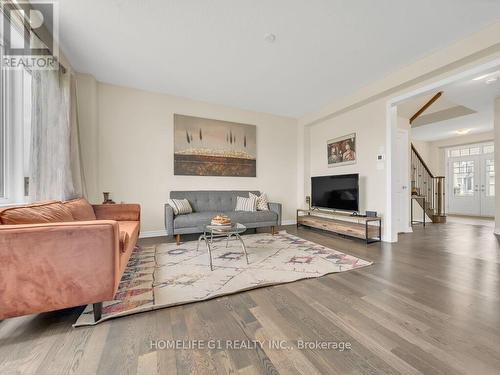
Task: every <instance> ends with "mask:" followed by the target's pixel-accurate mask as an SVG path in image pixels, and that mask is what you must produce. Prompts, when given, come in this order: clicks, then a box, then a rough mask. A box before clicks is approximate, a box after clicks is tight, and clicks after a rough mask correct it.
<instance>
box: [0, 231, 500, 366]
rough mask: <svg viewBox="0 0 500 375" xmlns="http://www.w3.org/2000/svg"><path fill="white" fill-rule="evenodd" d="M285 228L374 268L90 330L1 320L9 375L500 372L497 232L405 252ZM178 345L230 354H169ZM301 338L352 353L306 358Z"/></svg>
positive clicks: (73, 313)
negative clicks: (169, 343) (347, 346)
mask: <svg viewBox="0 0 500 375" xmlns="http://www.w3.org/2000/svg"><path fill="white" fill-rule="evenodd" d="M285 229H286V230H288V231H289V232H291V233H297V234H298V235H299V236H301V237H303V238H306V239H309V240H312V241H315V242H317V243H320V244H323V245H326V246H329V247H332V248H335V249H338V250H340V251H343V252H346V253H349V254H353V255H356V256H358V257H361V258H364V259H367V260H371V261H373V262H375V263H374V265H373V266H371V267H367V268H363V269H360V270H356V271H350V272H344V273H338V274H331V275H327V276H324V277H321V278H318V279H312V280H305V281H298V282H294V283H290V284H285V285H278V286H273V287H266V288H262V289H256V290H251V291H248V292H244V293H239V294H235V295H231V296H226V297H222V298H217V299H214V300H210V301H206V302H201V303H193V304H189V305H184V306H179V307H173V308H166V309H163V310H158V311H154V312H147V313H142V314H136V315H133V316H129V317H124V318H119V319H115V320H112V321H108V322H105V323H103V324H100V325H98V326H96V327H91V328H88V327H82V328H76V329H74V328H72V327H71V324H72V323H73V322H74V321H75V320H76V319H77V316H78V314H79V312H80V311H81V308H77V309H69V310H65V311H59V312H52V313H45V314H39V315H33V316H27V317H20V318H14V319H8V320H5V321H2V322H0V374H11V373H12V374H14V373H19V374H51V375H53V374H70V373H71V374H73V373H74V374H94V373H97V374H105V375H109V374H136V373H141V374H153V373H161V374H175V373H179V374H186V373H199V374H211V373H214V374H215V373H218V374H223V373H241V374H265V373H281V374H296V373H303V374H315V373H321V374H357V373H369V374H398V373H399V374H417V373H422V374H474V375H477V374H498V373H500V277H499V274H500V265H499V263H500V250H499V249H500V246H499V242H498V239H497V237H495V236H494V235H493V234H492V228H489V227H487V226H483V225H466V224H463V223H449V224H443V225H428V226H427V227H426V228H425V229H424V228H422V227H416V228H415V232H414V233H412V234H405V235H402V236H401V237H400V242H398V243H397V244H380V243H378V244H372V245H368V246H366V245H365V244H364V243H363V242H362V241H358V240H348V239H343V238H339V237H335V236H332V235H330V234H324V233H321V232H317V231H312V230H309V229H296V228H295V227H294V226H290V227H286V228H285ZM161 240H162V239H159V238H157V239H148V240H145V241H144V243H148V244H151V243H158V242H159V241H161ZM172 339H177V340H185V341H184V342H183V344H184V345H188V344H190V341H188V340H206V341H201V344H200V345H203V343H205V345H207V343H208V342H210V341H209V340H221V341H220V342H217V341H211V342H212V343H216V342H217V343H218V344H217V345H219V344H220V345H221V346H220V347H217V348H214V349H207V348H205V349H183V350H180V349H179V350H172V349H162V345H166V343H167V340H172ZM161 340H165V341H161ZM225 340H242V341H241V343H245V342H248V341H244V340H266V343H267V342H269V341H270V340H276V341H272V342H274V343H275V344H276V345H280V346H282V348H281V349H276V348H269V347H268V346H267V345H266V344H264V345H263V346H262V347H260V346H258V345H257V346H256V347H255V348H248V349H240V350H236V349H226V346H227V343H226V341H225ZM279 340H284V341H279ZM300 340H303V341H309V342H310V343H309V344H308V345H315V342H316V341H318V342H326V343H327V345H328V343H330V344H329V345H334V344H335V343H339V342H344V343H347V344H350V345H351V349H350V350H344V351H341V350H334V349H333V348H330V349H322V348H319V347H310V348H307V349H299V348H298V347H297V345H299V342H300ZM152 341H153V343H154V344H153V345H155V344H156V345H157V346H156V347H152ZM250 342H252V341H250ZM229 343H232V345H236V342H234V341H229ZM332 343H333V344H332ZM191 345H195V344H192V342H191Z"/></svg>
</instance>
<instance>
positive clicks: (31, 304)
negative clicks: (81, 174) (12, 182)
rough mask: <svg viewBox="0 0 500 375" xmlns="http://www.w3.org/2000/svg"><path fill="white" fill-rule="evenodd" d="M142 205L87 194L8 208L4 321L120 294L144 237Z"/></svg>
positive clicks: (2, 273)
mask: <svg viewBox="0 0 500 375" xmlns="http://www.w3.org/2000/svg"><path fill="white" fill-rule="evenodd" d="M139 226H140V206H139V205H138V204H100V205H90V204H89V203H88V202H87V201H86V200H85V199H75V200H71V201H66V202H59V201H50V202H41V203H35V204H30V205H26V206H17V207H8V208H4V209H2V210H0V320H2V319H5V318H9V317H14V316H20V315H27V314H33V313H39V312H44V311H53V310H59V309H64V308H68V307H73V306H81V305H87V304H90V303H92V304H93V305H94V319H95V320H99V319H100V318H101V312H102V302H103V301H106V300H111V299H113V297H114V295H115V293H116V290H117V288H118V284H119V283H120V279H121V276H122V274H123V271H124V270H125V267H126V265H127V262H128V260H129V258H130V255H131V254H132V251H133V249H134V247H135V244H136V242H137V239H138V237H139V229H140V228H139Z"/></svg>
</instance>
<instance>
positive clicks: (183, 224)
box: [174, 211, 220, 229]
mask: <svg viewBox="0 0 500 375" xmlns="http://www.w3.org/2000/svg"><path fill="white" fill-rule="evenodd" d="M218 214H220V212H216V211H207V212H193V213H192V214H185V215H179V216H176V217H175V219H174V228H175V229H177V228H194V227H198V226H200V225H205V224H210V221H211V220H212V218H213V217H214V216H216V215H218Z"/></svg>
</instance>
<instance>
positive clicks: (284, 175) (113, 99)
mask: <svg viewBox="0 0 500 375" xmlns="http://www.w3.org/2000/svg"><path fill="white" fill-rule="evenodd" d="M82 89H83V88H82ZM87 102H92V100H91V99H88V100H87ZM174 113H179V114H185V115H192V116H198V117H206V118H212V119H219V120H226V121H235V122H240V123H247V124H253V125H257V177H255V178H252V177H248V178H246V177H198V176H174V175H173V147H174V142H173V115H174ZM97 114H98V116H97V118H98V120H97V123H98V132H97V134H98V137H97V139H96V140H95V141H96V144H97V155H98V156H97V158H98V166H97V169H98V176H97V181H96V184H97V190H98V192H99V193H98V195H97V196H92V199H93V200H94V201H95V200H97V201H99V200H102V197H101V192H102V191H110V192H111V193H112V198H113V199H114V200H115V201H117V202H120V201H125V202H138V203H140V204H141V206H142V214H141V215H142V220H141V221H142V223H141V226H142V231H143V232H157V231H162V230H163V229H164V224H163V222H164V221H163V205H164V203H165V202H166V199H167V198H168V197H169V192H170V191H171V190H211V189H220V190H231V189H242V190H260V191H264V192H266V193H267V194H268V196H269V198H270V200H271V201H275V202H280V203H282V204H283V220H284V221H285V222H293V221H294V219H295V209H296V203H297V168H296V165H297V156H296V150H297V134H298V132H297V121H296V120H294V119H290V118H286V117H279V116H273V115H269V114H263V113H256V112H251V111H244V110H239V109H234V108H228V107H224V106H220V105H214V104H208V103H204V102H199V101H194V100H189V99H183V98H178V97H173V96H169V95H162V94H156V93H149V92H145V91H140V90H135V89H129V88H124V87H118V86H113V85H108V84H103V83H97ZM83 148H84V149H85V148H86V149H87V150H93V149H94V145H93V142H91V141H89V139H88V138H86V142H85V145H84V146H83ZM90 162H91V163H92V161H90ZM89 169H92V168H89Z"/></svg>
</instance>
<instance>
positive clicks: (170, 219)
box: [165, 203, 174, 236]
mask: <svg viewBox="0 0 500 375" xmlns="http://www.w3.org/2000/svg"><path fill="white" fill-rule="evenodd" d="M165 230H166V231H167V236H173V235H174V209H173V208H172V207H170V206H169V205H168V204H166V203H165Z"/></svg>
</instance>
